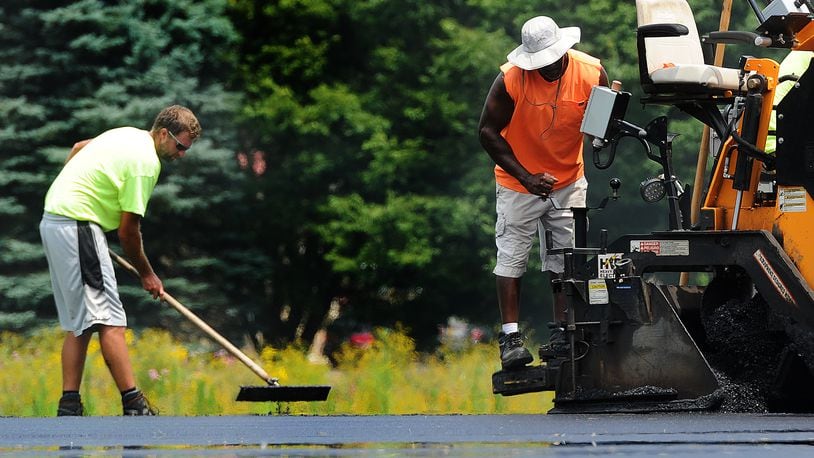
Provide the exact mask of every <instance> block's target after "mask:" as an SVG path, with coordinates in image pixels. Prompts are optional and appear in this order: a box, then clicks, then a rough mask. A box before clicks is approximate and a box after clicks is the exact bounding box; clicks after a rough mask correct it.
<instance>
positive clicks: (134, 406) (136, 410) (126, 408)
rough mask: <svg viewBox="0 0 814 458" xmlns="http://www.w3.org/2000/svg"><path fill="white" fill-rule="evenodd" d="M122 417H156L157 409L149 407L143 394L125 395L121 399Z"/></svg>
mask: <svg viewBox="0 0 814 458" xmlns="http://www.w3.org/2000/svg"><path fill="white" fill-rule="evenodd" d="M122 415H125V416H133V415H158V409H156V408H155V407H153V406H152V405H150V402H149V401H147V398H145V397H144V393H142V392H141V391H135V392H133V393H127V394H126V395H124V397H123V398H122Z"/></svg>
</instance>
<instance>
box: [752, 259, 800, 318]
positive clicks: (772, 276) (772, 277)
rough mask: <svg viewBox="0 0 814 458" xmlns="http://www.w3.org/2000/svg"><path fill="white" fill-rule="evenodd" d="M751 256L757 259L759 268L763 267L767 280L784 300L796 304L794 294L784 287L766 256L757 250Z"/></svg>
mask: <svg viewBox="0 0 814 458" xmlns="http://www.w3.org/2000/svg"><path fill="white" fill-rule="evenodd" d="M752 257H753V258H755V261H757V263H758V265H759V266H760V268H761V269H763V273H765V274H766V277H768V278H769V281H771V282H772V285H774V289H776V290H777V292H778V293H779V294H780V296H782V297H783V299H785V300H786V302H789V303H791V304H794V305H797V301H795V300H794V296H792V295H791V293H790V292H789V290H788V288H786V284H785V283H783V280H781V279H780V275H777V271H775V270H774V267H772V264H771V263H770V262H769V260H768V259H766V256H764V255H763V252H762V251H760V250H757V251H755V252H754V253H752Z"/></svg>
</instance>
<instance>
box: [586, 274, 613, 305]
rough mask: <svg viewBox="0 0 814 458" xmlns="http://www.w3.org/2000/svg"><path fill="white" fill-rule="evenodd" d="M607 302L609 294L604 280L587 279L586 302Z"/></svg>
mask: <svg viewBox="0 0 814 458" xmlns="http://www.w3.org/2000/svg"><path fill="white" fill-rule="evenodd" d="M608 302H610V295H609V294H608V286H607V285H606V284H605V280H602V279H599V278H593V279H591V280H588V303H589V304H607V303H608Z"/></svg>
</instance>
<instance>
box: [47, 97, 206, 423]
mask: <svg viewBox="0 0 814 458" xmlns="http://www.w3.org/2000/svg"><path fill="white" fill-rule="evenodd" d="M200 133H201V127H200V124H199V123H198V120H197V119H196V118H195V115H194V114H193V113H192V111H190V110H189V109H188V108H185V107H182V106H180V105H173V106H170V107H167V108H165V109H164V110H162V111H161V112H160V113H159V114H158V116H157V117H156V119H155V121H154V122H153V126H152V129H151V130H149V131H146V130H141V129H137V128H135V127H120V128H116V129H111V130H108V131H106V132H103V133H102V134H100V135H99V136H97V137H96V138H93V139H91V140H84V141H81V142H78V143H76V144H75V145H74V147H73V149H72V150H71V152H70V154H69V155H68V159H67V160H66V164H65V167H64V168H63V169H62V171H61V172H60V173H59V175H58V176H57V177H56V179H55V180H54V182H53V183H52V184H51V187H50V188H49V190H48V194H47V195H46V197H45V212H44V214H43V218H42V221H41V222H40V236H41V238H42V243H43V248H44V250H45V255H46V258H47V259H48V267H49V270H50V273H51V285H52V287H53V290H54V301H55V302H56V306H57V313H58V315H59V322H60V325H61V327H62V328H63V329H64V330H65V331H67V333H66V335H65V340H64V342H63V345H62V390H63V394H62V397H61V398H60V401H59V407H58V409H57V415H58V416H71V415H82V414H83V406H82V401H81V398H80V396H79V388H80V384H81V382H82V372H83V370H84V366H85V357H86V355H87V350H88V343H89V342H90V338H91V336H92V334H93V333H94V332H98V333H99V343H100V346H101V350H102V355H103V356H104V359H105V363H107V366H108V369H109V370H110V374H111V376H112V377H113V380H114V381H115V382H116V386H117V387H118V389H119V391H120V392H121V395H122V411H123V414H124V415H155V414H156V412H155V410H154V409H152V408H151V407H150V405H149V403H148V402H147V400H146V399H145V397H144V394H143V393H142V392H141V391H140V390H138V388H137V387H136V383H135V378H134V376H133V369H132V366H131V364H130V357H129V355H128V351H127V343H126V341H125V330H126V329H127V318H126V316H125V313H124V308H123V306H122V303H121V300H120V299H119V293H118V287H117V283H116V276H115V272H114V270H113V263H112V261H111V259H110V255H109V253H108V249H107V240H106V239H105V235H104V232H107V231H112V230H114V229H118V235H119V240H120V242H121V244H122V249H123V250H124V253H125V255H126V256H127V257H128V258H129V259H130V260H131V261H132V263H133V265H134V266H135V267H136V269H137V270H138V271H139V274H140V276H141V283H142V286H143V287H144V289H145V290H147V291H148V292H149V293H150V294H151V295H152V296H153V297H154V298H160V297H161V296H163V294H164V286H163V284H162V282H161V280H160V279H159V278H158V276H157V275H156V274H155V272H154V271H153V268H152V266H151V265H150V262H149V260H148V259H147V256H146V255H145V253H144V247H143V244H142V238H141V226H140V224H141V218H142V217H143V216H144V215H145V213H146V210H147V203H148V201H149V199H150V195H151V194H152V191H153V188H154V187H155V183H156V181H157V180H158V175H159V173H160V172H161V161H160V160H161V159H164V160H170V161H172V160H175V159H178V158H181V157H183V156H184V154H185V153H186V151H187V150H188V149H189V148H190V147H191V146H192V143H193V142H194V141H195V140H196V139H197V138H198V136H199V135H200Z"/></svg>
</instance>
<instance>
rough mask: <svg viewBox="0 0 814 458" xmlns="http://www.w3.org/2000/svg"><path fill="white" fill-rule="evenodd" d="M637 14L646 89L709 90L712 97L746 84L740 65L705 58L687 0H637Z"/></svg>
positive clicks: (653, 91) (654, 92)
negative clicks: (714, 62)
mask: <svg viewBox="0 0 814 458" xmlns="http://www.w3.org/2000/svg"><path fill="white" fill-rule="evenodd" d="M636 15H637V20H638V25H639V28H638V31H637V45H638V48H639V49H638V52H639V73H640V79H641V83H642V89H643V90H644V91H645V93H648V94H651V95H658V94H661V93H670V94H678V93H680V92H686V93H687V94H693V95H694V96H697V94H699V93H708V95H709V97H711V98H712V97H716V96H722V95H726V92H740V91H742V90H743V88H745V82H744V80H743V78H742V75H741V74H740V71H739V70H738V69H735V68H726V67H717V66H714V65H708V64H707V63H706V62H705V61H704V52H703V49H702V48H701V39H700V38H699V36H698V29H697V28H696V25H695V17H694V16H693V13H692V9H690V6H689V4H688V3H687V2H686V1H685V0H636ZM692 98H696V97H692Z"/></svg>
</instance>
